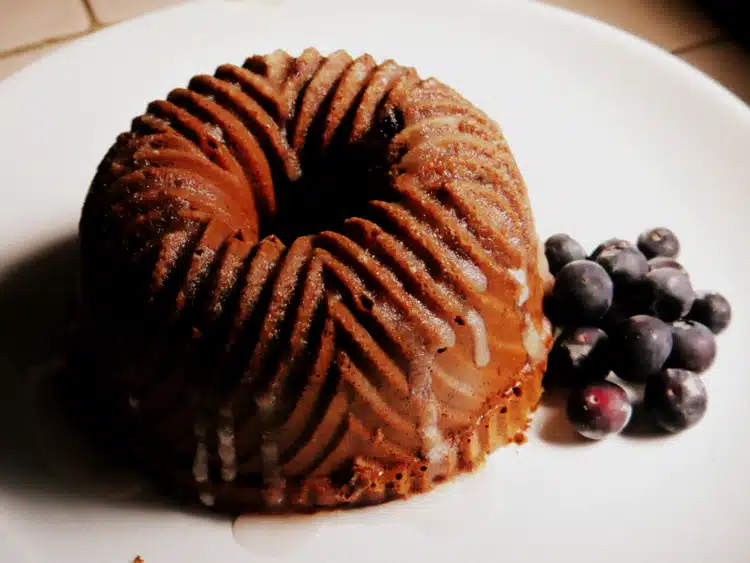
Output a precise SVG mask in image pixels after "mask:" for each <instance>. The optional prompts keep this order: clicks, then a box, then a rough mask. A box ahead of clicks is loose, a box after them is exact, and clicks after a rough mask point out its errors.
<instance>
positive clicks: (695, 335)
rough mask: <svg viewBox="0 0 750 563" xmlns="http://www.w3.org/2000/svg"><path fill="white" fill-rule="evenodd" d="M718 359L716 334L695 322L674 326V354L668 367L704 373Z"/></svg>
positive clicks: (684, 322) (668, 362)
mask: <svg viewBox="0 0 750 563" xmlns="http://www.w3.org/2000/svg"><path fill="white" fill-rule="evenodd" d="M714 358H716V339H715V338H714V333H713V332H711V331H710V330H708V328H706V327H705V326H703V325H702V324H700V323H697V322H695V321H676V322H675V323H673V324H672V354H671V355H670V356H669V360H667V365H669V366H670V367H674V368H680V369H687V370H690V371H694V372H695V373H703V372H704V371H706V370H707V369H708V368H709V367H711V364H713V363H714Z"/></svg>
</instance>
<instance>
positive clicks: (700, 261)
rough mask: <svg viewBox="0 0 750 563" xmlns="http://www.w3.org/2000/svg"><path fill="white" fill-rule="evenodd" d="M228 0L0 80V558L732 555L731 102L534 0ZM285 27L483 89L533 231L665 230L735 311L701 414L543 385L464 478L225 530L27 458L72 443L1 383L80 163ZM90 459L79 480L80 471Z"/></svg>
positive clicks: (629, 233) (739, 437)
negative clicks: (611, 424)
mask: <svg viewBox="0 0 750 563" xmlns="http://www.w3.org/2000/svg"><path fill="white" fill-rule="evenodd" d="M252 4H254V5H251V3H238V2H233V3H229V2H223V3H218V4H217V3H208V4H207V3H199V4H191V5H185V6H182V7H179V8H176V9H173V10H170V11H166V12H162V13H158V14H155V15H152V16H148V17H144V18H141V19H138V20H135V21H133V22H130V23H126V24H124V25H121V26H116V27H114V28H111V29H108V30H106V31H103V32H101V33H97V34H96V35H94V36H92V37H88V38H86V39H83V40H81V41H79V42H77V43H75V44H74V45H72V46H70V47H68V48H66V49H63V50H61V51H60V52H58V53H55V54H54V55H52V56H50V57H49V58H47V59H44V60H43V61H41V62H39V63H37V64H34V65H32V67H30V68H29V69H27V70H25V71H23V72H21V73H20V74H18V75H16V76H13V77H11V78H10V79H8V80H6V81H5V82H3V83H2V84H1V85H0V112H2V124H3V125H2V136H1V137H0V154H1V155H2V161H1V163H2V165H0V190H1V193H2V206H0V268H1V269H2V270H0V271H1V272H2V273H0V320H2V324H1V325H0V326H2V330H3V337H2V339H1V340H2V343H0V354H1V356H0V361H1V362H2V364H0V367H1V368H2V369H0V373H2V383H1V384H0V401H2V403H0V407H1V408H0V411H1V412H2V415H0V423H2V426H1V427H0V444H1V446H0V560H2V561H4V562H5V561H8V562H15V561H19V560H20V558H21V555H19V554H21V553H22V554H24V556H26V557H28V559H29V560H31V561H36V560H39V561H55V562H56V563H63V562H74V561H75V562H77V563H80V562H95V563H105V562H122V563H125V562H129V561H131V560H132V559H133V558H134V557H135V556H136V555H137V554H140V555H142V556H143V558H144V559H145V561H146V563H157V562H169V563H172V562H178V561H179V562H181V563H197V562H204V561H222V562H224V563H234V562H240V561H253V562H264V561H286V562H302V561H304V562H306V563H314V562H326V563H343V562H349V561H358V562H361V563H365V562H382V561H406V560H409V561H417V560H419V561H446V562H448V561H451V562H452V561H470V562H481V561H509V562H513V563H526V562H529V563H531V562H534V563H538V562H576V563H583V562H588V561H591V562H599V561H603V560H607V561H609V562H611V563H625V562H627V563H632V562H633V561H639V562H652V561H653V562H661V561H682V562H699V561H700V562H703V561H706V562H708V561H720V562H722V563H732V562H738V563H739V562H747V561H748V557H750V534H748V532H747V531H748V529H750V477H749V475H750V447H748V445H747V444H748V439H747V432H748V428H750V408H748V400H749V399H750V376H749V375H748V372H747V368H746V366H747V362H746V361H745V358H744V357H743V356H742V354H743V352H744V351H746V350H747V342H748V341H750V324H748V321H749V319H750V307H749V304H748V295H747V288H748V287H750V276H748V258H747V244H748V241H749V240H750V222H749V221H748V218H749V217H750V193H749V192H748V188H750V160H748V156H750V111H748V108H747V107H746V106H745V105H743V104H742V102H740V101H739V100H737V99H736V98H734V97H733V96H732V95H731V94H729V93H728V92H726V91H725V90H723V89H722V88H721V87H720V86H718V85H716V84H715V83H713V82H711V81H710V80H708V79H706V78H705V77H704V76H702V75H700V74H699V73H698V72H696V71H694V70H692V69H691V68H689V67H688V66H687V65H685V64H683V63H681V62H679V61H678V60H677V59H675V58H673V57H671V56H670V55H668V54H666V53H663V52H661V51H659V50H658V49H655V48H653V47H651V46H649V45H647V44H645V43H644V42H642V41H639V40H637V39H634V38H633V37H630V36H628V35H625V34H624V33H621V32H618V31H616V30H613V29H611V28H609V27H606V26H604V25H601V24H597V23H595V22H593V21H590V20H587V19H584V18H581V17H578V16H574V15H572V14H569V13H566V12H563V11H560V10H557V9H552V8H549V7H546V6H542V5H538V4H534V3H527V2H515V3H507V4H506V3H498V2H490V1H489V0H488V1H486V2H479V1H473V2H467V1H466V0H463V2H460V3H458V2H452V3H451V4H452V6H448V7H441V5H439V3H437V2H428V1H425V2H412V3H407V2H401V3H400V4H399V3H391V1H390V0H387V1H385V0H381V1H379V2H374V3H372V5H371V6H370V7H357V6H355V3H353V2H348V3H346V4H345V5H346V8H339V9H335V8H334V7H333V4H332V3H321V2H318V1H316V2H307V3H301V2H300V3H299V4H300V5H298V6H295V5H294V3H292V2H282V3H281V4H276V3H268V2H263V3H261V2H256V3H252ZM308 4H314V5H312V6H309V5H308ZM329 4H330V5H329ZM459 4H460V6H459ZM308 45H314V46H316V47H318V48H319V49H321V50H323V51H327V50H331V49H335V48H341V47H343V48H346V49H348V50H350V51H351V52H353V53H357V54H359V53H361V52H363V51H365V50H367V51H369V52H371V53H373V54H374V55H376V56H377V57H378V58H381V59H382V58H385V57H390V56H393V57H395V58H397V59H398V60H399V61H401V62H404V63H408V64H412V65H415V66H417V67H418V68H419V69H420V70H421V71H422V73H423V74H425V75H436V76H438V77H440V78H441V79H443V80H444V81H446V82H448V83H449V84H451V85H453V86H455V87H457V88H458V89H459V90H460V91H462V92H463V93H464V94H465V95H466V96H468V97H469V98H470V99H472V100H473V101H474V102H476V103H477V104H478V105H479V106H480V107H483V108H485V109H486V110H487V111H488V112H489V113H490V114H491V115H492V116H494V117H495V118H496V119H497V120H498V121H499V122H500V123H501V124H502V125H503V126H504V129H505V131H506V133H507V136H508V138H509V140H510V143H511V145H512V147H513V149H514V151H515V154H516V155H517V158H518V160H519V162H520V165H521V168H522V170H523V173H524V175H525V177H526V180H527V182H528V185H529V189H530V192H531V197H532V200H533V204H534V210H535V214H536V218H537V223H538V227H539V230H540V232H541V234H542V235H543V236H546V235H549V234H551V233H553V232H557V231H568V232H571V233H572V234H573V235H574V236H576V237H579V238H580V239H581V240H582V241H583V242H585V243H586V244H587V245H588V246H592V245H594V244H595V242H596V241H598V240H601V239H603V238H606V237H610V236H615V235H616V236H621V237H626V238H634V237H635V236H636V235H637V234H638V233H639V232H640V231H641V230H642V229H643V228H645V227H648V226H653V225H657V224H666V225H669V226H671V227H673V228H674V229H675V230H676V231H677V232H678V234H679V235H680V236H681V238H682V242H683V245H684V253H683V261H684V263H685V264H686V265H687V266H688V267H689V268H690V270H691V272H692V277H693V279H694V281H695V283H696V285H698V286H700V287H708V288H717V289H720V290H721V291H723V292H725V293H726V295H727V296H729V298H730V299H731V301H732V303H733V305H734V310H735V320H734V324H733V326H732V327H731V329H730V330H729V331H728V333H727V334H726V335H723V336H722V337H721V339H720V354H719V357H718V361H717V362H716V364H715V366H714V367H713V369H712V370H711V372H710V373H709V374H708V375H707V376H706V381H707V382H708V385H709V393H710V408H709V412H708V414H707V416H706V418H705V419H704V420H703V421H702V423H701V424H700V425H699V426H697V427H695V428H694V429H692V430H690V431H688V432H685V433H683V434H681V435H678V436H674V437H671V438H669V439H646V438H643V437H638V436H635V437H633V436H631V437H627V436H619V437H616V438H613V439H610V440H607V441H605V442H603V443H597V444H587V445H585V446H584V445H581V444H580V442H578V441H576V440H574V439H572V436H571V434H570V431H569V429H568V427H567V426H565V424H564V420H561V416H562V415H561V412H560V411H559V410H553V409H546V408H543V409H542V410H541V412H540V413H539V414H538V415H537V417H536V420H535V423H534V427H533V429H532V431H531V433H530V442H529V443H528V444H527V445H525V446H523V447H520V448H518V447H515V446H514V447H509V448H506V449H504V450H501V451H499V452H497V453H496V454H494V455H492V456H491V459H490V461H489V463H488V465H487V467H486V468H485V469H484V470H483V471H481V472H479V473H478V474H476V475H474V476H470V477H468V478H464V479H461V480H460V481H458V482H456V483H453V484H448V485H445V486H442V487H440V488H439V489H438V490H437V491H436V492H434V493H432V494H429V495H425V496H422V497H419V498H415V499H413V500H410V501H408V502H399V503H393V504H390V505H386V506H383V507H378V508H374V509H366V510H360V511H354V512H346V513H340V514H326V515H320V516H316V517H309V518H288V519H278V518H274V519H271V518H254V519H252V520H249V521H246V522H245V523H244V524H243V525H242V526H241V531H242V532H243V534H245V537H244V539H243V544H244V546H240V545H239V544H238V543H237V542H236V541H235V539H234V537H233V534H232V523H231V521H230V520H226V519H221V518H214V517H210V516H207V515H206V514H203V513H200V512H186V511H184V510H180V509H178V508H176V507H174V506H172V505H170V504H169V503H168V502H167V503H164V502H161V503H159V502H156V501H154V500H149V498H148V497H147V496H146V495H143V494H135V495H133V494H128V491H127V490H123V489H122V486H119V488H118V486H116V485H117V483H116V482H115V481H116V479H115V476H113V475H110V474H109V473H108V471H107V470H105V469H101V468H100V469H97V468H96V467H91V466H90V464H89V465H88V466H85V467H82V468H81V467H78V468H68V470H69V471H68V470H66V471H68V472H67V473H66V472H65V471H63V472H61V471H60V470H59V469H60V467H58V468H57V469H55V470H49V469H48V468H47V465H45V464H44V463H43V459H42V457H40V453H41V454H43V455H44V456H49V455H54V456H62V457H64V456H65V455H68V457H70V456H71V454H66V453H65V452H61V451H57V450H56V448H55V447H54V446H55V445H56V444H58V443H60V442H61V441H62V439H60V438H58V436H59V434H58V432H59V431H60V430H61V428H60V427H59V424H58V423H54V424H50V423H49V422H48V423H46V426H45V424H42V428H41V430H42V434H43V436H42V437H41V438H39V437H34V436H32V434H31V430H30V428H31V427H30V425H29V414H30V412H31V413H32V414H33V412H37V411H39V409H38V408H37V409H30V408H29V407H28V403H26V402H24V401H25V399H24V400H22V399H21V398H22V397H24V396H25V394H24V393H25V392H26V391H28V389H27V387H28V385H27V382H23V384H21V383H19V381H20V380H22V379H23V380H24V381H25V380H27V379H28V378H29V377H30V376H28V375H23V374H24V372H23V370H24V369H27V368H28V367H29V366H30V365H32V364H34V363H36V362H40V361H42V360H43V359H44V358H45V357H48V356H49V355H50V354H53V353H54V352H55V351H56V350H59V348H60V347H61V339H60V336H59V332H58V329H59V325H60V323H61V319H63V318H64V312H65V311H64V305H65V303H66V302H65V298H66V296H67V295H68V294H67V290H68V288H69V286H70V285H71V284H72V281H73V280H74V276H75V267H76V266H75V259H74V254H72V253H71V252H70V250H71V237H72V236H73V235H74V233H75V229H76V222H77V219H78V213H79V210H80V206H81V202H82V200H83V197H84V194H85V191H86V188H87V186H88V183H89V181H90V179H91V177H92V174H93V172H94V168H95V166H96V164H97V162H98V161H99V159H100V158H101V157H102V155H103V153H104V151H105V150H106V149H107V147H109V145H110V144H111V142H112V141H113V139H114V137H115V135H116V133H118V132H119V131H121V130H123V129H126V128H127V127H128V125H129V120H130V118H131V117H132V116H134V115H136V114H137V113H139V112H140V111H142V110H143V109H144V108H145V106H146V103H147V102H148V101H149V100H151V99H152V98H156V97H160V96H164V95H165V94H166V93H167V92H168V90H169V89H170V88H172V87H175V86H178V85H184V84H186V82H187V79H188V78H189V77H190V76H191V75H192V74H194V73H197V72H207V71H209V72H210V71H212V70H213V68H214V67H215V66H216V65H217V64H219V63H222V62H227V61H235V62H240V61H242V60H243V58H244V57H245V56H246V55H248V54H252V53H256V52H267V51H270V50H273V49H275V48H277V47H283V48H286V49H289V50H291V51H294V52H298V51H300V50H301V49H302V48H303V47H306V46H308ZM61 299H62V301H61ZM19 397H20V398H19ZM37 430H39V429H37ZM53 430H54V432H53ZM39 439H43V440H46V443H47V446H45V450H44V451H42V452H40V451H39V448H38V444H39V441H38V440H39ZM57 449H58V450H59V448H57ZM72 456H73V457H74V458H77V457H82V456H81V455H79V454H77V453H74V454H72ZM71 472H72V474H70V473H71ZM76 472H78V473H76ZM87 472H88V473H87ZM91 474H98V475H99V476H100V477H102V479H103V481H104V483H103V484H96V485H94V484H91V483H88V484H86V483H81V480H82V478H83V480H86V478H87V476H89V478H90V476H91ZM104 485H106V486H104ZM108 487H114V489H113V490H111V491H109V492H108V490H107V488H108ZM114 493H119V496H118V495H116V494H114Z"/></svg>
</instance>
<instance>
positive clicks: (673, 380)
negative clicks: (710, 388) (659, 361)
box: [643, 369, 708, 432]
mask: <svg viewBox="0 0 750 563" xmlns="http://www.w3.org/2000/svg"><path fill="white" fill-rule="evenodd" d="M643 403H644V405H645V407H646V410H647V411H648V412H649V413H650V415H651V416H652V417H653V419H654V420H655V421H656V422H657V423H658V424H659V426H661V427H662V428H664V429H665V430H668V431H670V432H679V431H680V430H685V429H686V428H689V427H691V426H693V425H694V424H696V423H697V422H698V421H699V420H700V419H701V418H703V415H704V414H705V413H706V407H707V406H708V396H707V394H706V387H705V386H704V385H703V382H702V381H701V378H700V377H699V376H698V375H696V374H694V373H693V372H692V371H687V370H684V369H665V370H663V371H662V372H660V373H658V374H657V375H655V376H653V377H652V378H650V379H649V380H648V383H646V390H645V394H644V399H643Z"/></svg>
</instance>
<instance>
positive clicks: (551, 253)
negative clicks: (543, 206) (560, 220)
mask: <svg viewBox="0 0 750 563" xmlns="http://www.w3.org/2000/svg"><path fill="white" fill-rule="evenodd" d="M544 255H545V256H546V257H547V262H548V263H549V272H550V274H552V275H553V276H556V275H557V274H558V272H559V271H560V270H562V268H563V266H565V264H568V263H569V262H573V261H574V260H583V259H584V258H586V250H585V249H584V248H583V247H582V246H581V245H580V244H579V243H578V242H577V241H575V240H574V239H573V238H571V237H570V236H568V235H566V234H562V233H561V234H557V235H552V236H551V237H549V238H548V239H547V242H545V243H544Z"/></svg>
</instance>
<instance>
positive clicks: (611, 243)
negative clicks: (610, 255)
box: [591, 238, 635, 260]
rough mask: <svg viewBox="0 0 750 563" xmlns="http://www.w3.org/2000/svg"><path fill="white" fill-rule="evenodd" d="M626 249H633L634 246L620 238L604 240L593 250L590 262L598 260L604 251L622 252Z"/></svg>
mask: <svg viewBox="0 0 750 563" xmlns="http://www.w3.org/2000/svg"><path fill="white" fill-rule="evenodd" d="M626 248H635V245H634V244H633V243H632V242H630V241H628V240H625V239H621V238H611V239H608V240H605V241H604V242H603V243H601V244H600V245H599V246H597V247H596V248H595V249H594V252H592V253H591V260H596V259H597V258H599V255H600V254H601V253H602V252H604V251H605V250H624V249H626Z"/></svg>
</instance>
